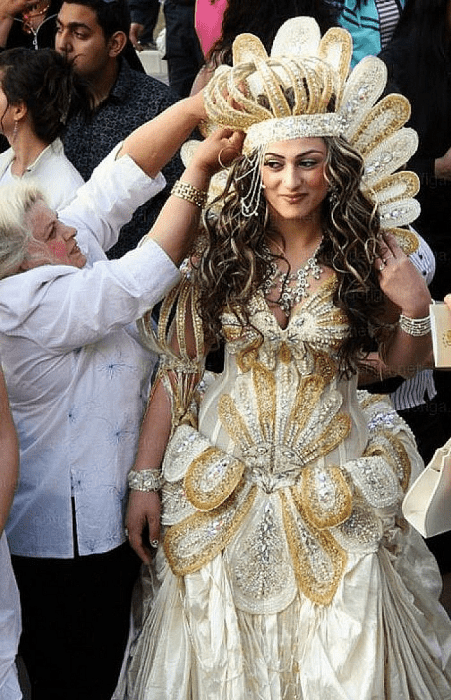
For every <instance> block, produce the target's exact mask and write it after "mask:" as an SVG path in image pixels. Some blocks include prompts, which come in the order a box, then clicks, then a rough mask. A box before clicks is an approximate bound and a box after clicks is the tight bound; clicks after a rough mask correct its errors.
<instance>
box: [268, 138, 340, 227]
mask: <svg viewBox="0 0 451 700" xmlns="http://www.w3.org/2000/svg"><path fill="white" fill-rule="evenodd" d="M326 157H327V147H326V144H325V142H324V141H323V139H321V138H301V139H293V140H291V141H278V142H275V143H270V144H269V145H268V147H267V149H266V153H265V156H264V159H263V166H262V184H263V192H264V195H265V197H266V201H267V203H268V207H269V213H270V218H271V220H272V221H273V222H274V223H277V220H278V219H279V220H282V221H289V220H295V219H298V220H299V221H302V220H307V219H314V218H316V217H317V218H318V220H319V215H320V211H321V205H322V202H323V201H324V198H325V197H326V195H327V191H328V187H329V183H328V182H327V180H326V177H325V168H326Z"/></svg>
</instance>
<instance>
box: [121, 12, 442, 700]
mask: <svg viewBox="0 0 451 700" xmlns="http://www.w3.org/2000/svg"><path fill="white" fill-rule="evenodd" d="M293 22H294V23H295V24H293ZM294 32H295V34H296V37H297V45H299V36H301V37H302V40H303V42H304V44H305V47H306V48H305V49H304V50H303V51H304V53H302V51H301V52H300V55H298V56H297V58H296V61H295V58H294V57H293V54H292V53H290V56H289V57H283V58H279V56H280V55H281V54H282V53H285V54H286V53H288V52H289V51H288V48H287V47H290V46H292V44H291V43H290V37H292V36H293V33H294ZM279 34H280V36H278V37H277V38H276V42H275V47H273V50H272V52H271V57H270V58H268V57H267V56H266V54H265V53H264V50H263V48H262V47H260V46H258V42H255V41H254V38H253V37H250V35H245V36H244V38H239V39H238V40H237V42H236V46H235V47H234V55H235V63H236V64H238V65H236V66H235V68H233V69H225V71H224V70H222V71H221V72H220V74H219V75H218V76H217V78H214V79H213V83H212V84H210V85H209V87H207V91H206V95H205V102H206V107H207V113H209V116H210V118H211V119H212V121H216V122H217V123H219V124H221V125H222V126H227V125H230V126H232V127H239V128H243V129H244V130H245V131H246V139H245V143H244V154H245V155H244V156H240V157H238V158H237V159H236V161H235V163H234V165H233V167H232V169H231V171H232V172H231V178H230V180H229V183H228V185H227V186H226V189H225V191H224V193H223V194H222V195H221V196H220V198H219V201H216V202H215V203H214V204H213V205H212V208H210V209H208V210H207V215H206V216H205V217H204V226H205V229H206V242H204V243H203V246H204V248H203V251H202V253H198V254H196V255H195V256H194V257H193V259H192V261H191V265H190V266H187V268H186V271H185V275H184V278H183V280H182V282H181V283H180V285H179V287H178V288H177V289H176V290H175V291H174V292H173V293H171V294H170V295H169V297H168V298H167V300H166V302H165V303H164V304H163V307H162V309H161V313H160V322H159V332H158V337H157V338H156V339H155V341H154V342H156V343H157V344H158V346H159V349H160V352H161V362H160V369H159V374H158V377H157V380H156V382H155V385H154V392H153V396H152V398H151V401H150V402H149V407H148V411H147V414H146V417H145V419H144V423H143V428H142V433H141V440H140V449H139V452H138V456H137V459H136V463H135V467H134V469H133V470H132V472H130V477H129V483H130V486H131V489H132V490H131V495H130V504H129V512H128V517H127V526H128V529H129V537H130V542H131V543H132V545H133V546H134V547H135V549H136V550H137V551H138V552H139V553H140V555H141V556H142V558H143V559H144V560H145V561H147V562H149V560H150V556H149V549H148V548H147V547H146V545H145V544H144V540H143V538H142V534H143V530H144V529H145V528H146V527H147V528H148V531H149V537H150V544H151V545H152V546H155V545H158V542H157V541H156V540H158V539H159V540H160V544H159V545H158V548H157V551H156V556H155V560H154V563H153V564H152V566H151V567H150V570H149V574H148V579H147V582H146V589H145V595H144V597H143V609H142V622H141V625H140V628H139V630H138V632H137V634H136V636H135V638H134V639H133V640H131V644H130V649H129V653H128V655H127V659H126V660H125V664H124V673H123V676H122V678H121V682H120V684H119V686H118V690H117V693H116V695H115V697H117V698H128V699H129V700H169V699H171V700H213V699H214V700H232V699H233V700H244V699H245V698H246V699H247V698H249V699H252V700H295V699H296V700H383V699H387V700H388V699H390V700H445V699H446V700H448V699H450V698H451V690H450V684H451V624H450V621H449V619H448V617H447V615H446V613H445V612H444V611H443V609H442V608H441V607H440V605H439V604H438V595H439V592H440V578H439V575H438V570H437V567H436V565H435V562H434V560H433V558H432V557H431V556H430V555H429V553H428V551H427V548H426V547H425V545H424V543H423V542H422V540H421V538H420V537H419V536H418V535H417V534H416V533H415V532H413V531H412V530H411V529H410V527H409V526H408V525H407V523H406V522H405V520H403V518H402V512H401V503H402V499H403V494H404V492H405V490H406V488H407V486H408V484H409V481H410V479H411V478H412V476H415V475H416V474H417V473H418V472H419V470H420V469H421V467H422V464H421V459H420V457H419V455H418V453H417V451H416V447H415V441H414V439H413V436H412V434H411V433H410V431H409V429H408V427H407V426H406V424H405V423H404V422H403V421H402V420H401V419H400V418H399V417H398V416H397V414H396V412H395V411H394V410H393V409H392V407H391V406H390V405H389V404H388V403H387V402H386V401H385V400H384V399H383V398H382V397H377V396H376V397H374V396H370V395H369V394H367V393H366V392H360V391H358V390H357V372H356V370H357V366H358V362H359V360H360V359H361V358H362V356H363V355H364V354H365V352H368V351H369V350H370V349H371V347H372V343H374V342H378V343H379V348H380V350H381V352H382V353H383V357H384V359H385V361H386V363H387V364H389V365H390V366H392V367H394V368H396V369H397V370H398V371H399V372H405V371H406V370H405V368H406V367H413V366H414V365H415V364H417V365H418V364H421V362H422V361H423V360H425V358H426V357H427V354H428V352H429V347H430V336H429V326H428V319H427V312H428V305H429V302H430V297H429V294H428V291H427V288H426V286H425V285H424V283H423V281H422V280H421V278H420V276H419V275H418V273H417V272H416V270H415V268H414V267H413V265H412V263H411V262H410V261H409V259H408V257H407V256H406V255H405V253H404V252H403V250H402V248H401V247H400V245H401V246H402V247H403V248H406V246H408V245H409V242H410V239H409V235H408V234H407V233H406V232H405V231H404V232H402V231H401V230H399V231H397V236H396V237H395V236H393V235H391V234H388V233H386V231H387V229H389V228H393V225H394V223H397V224H401V225H402V224H405V223H407V222H408V221H409V220H410V219H409V217H412V216H414V215H415V212H416V211H417V210H416V207H415V203H414V202H413V200H411V199H410V197H411V195H412V193H413V194H414V189H415V188H414V186H413V187H412V178H411V176H410V174H406V173H403V174H397V175H396V176H392V175H391V173H393V172H394V170H395V169H396V168H397V167H399V165H400V164H401V163H402V162H403V160H401V159H402V158H403V159H405V158H406V149H409V148H414V147H415V137H414V135H412V133H411V132H409V130H406V129H400V126H401V125H402V124H403V123H404V121H405V120H406V118H407V116H408V115H407V116H406V113H405V110H404V106H405V103H404V101H403V100H402V98H400V97H399V100H397V99H392V100H391V102H390V103H386V104H385V105H384V107H383V109H381V108H380V107H378V106H377V105H376V107H374V108H373V104H374V102H375V100H376V99H377V97H378V96H379V95H378V94H376V95H375V93H376V92H377V91H378V90H379V93H380V91H381V90H382V88H381V86H380V85H379V87H377V88H376V90H375V91H374V84H375V83H378V82H379V83H381V82H385V81H382V78H381V77H380V74H379V73H378V71H379V70H380V66H379V63H380V62H379V61H378V59H370V62H369V63H368V62H367V63H366V64H365V66H364V68H363V69H362V68H360V69H359V70H360V72H358V73H357V74H354V73H353V74H352V75H353V76H354V78H353V77H352V76H351V77H350V78H349V79H348V80H346V76H347V64H346V61H348V62H349V57H350V51H351V48H350V42H349V38H348V35H347V33H346V32H345V31H344V30H340V29H334V30H331V32H329V33H328V34H326V36H325V37H324V38H323V40H322V41H321V43H320V38H319V33H318V32H317V27H316V24H315V22H314V21H313V20H310V19H308V20H306V18H299V19H298V20H294V21H290V22H288V23H287V25H285V26H284V27H283V28H282V30H281V31H280V33H279ZM301 44H302V42H301ZM281 47H283V49H282V48H281ZM290 51H291V49H290ZM293 51H294V50H293ZM306 52H307V53H308V57H306ZM312 54H314V56H315V57H314V58H312ZM318 56H319V58H318ZM365 60H366V59H365ZM251 64H252V65H251ZM243 66H244V67H243ZM382 70H383V69H382ZM233 71H235V73H234V72H233ZM297 71H299V72H297ZM251 74H252V79H251V78H249V76H250V75H251ZM235 76H236V79H235ZM299 76H301V77H299ZM256 77H257V78H259V80H256ZM382 77H383V76H382ZM289 81H291V83H290V86H291V87H292V92H291V94H290V90H287V83H288V82H289ZM352 81H354V82H352ZM382 87H383V86H382ZM238 90H239V91H240V93H238V92H237V91H238ZM234 91H235V92H234ZM372 91H373V92H372ZM332 92H333V94H334V100H333V101H331V99H330V98H331V93H332ZM226 93H228V94H229V95H230V96H231V97H233V98H234V101H235V102H233V100H231V99H229V100H228V101H227V102H226V100H225V98H224V95H225V94H226ZM298 93H299V94H298ZM369 93H372V94H370V95H369ZM240 95H241V97H240ZM262 95H265V96H266V100H265V99H263V97H262ZM254 97H255V99H254V101H253V102H252V100H253V98H254ZM365 100H366V103H365V108H364V109H362V103H363V102H365ZM379 104H380V103H379ZM331 105H332V107H331ZM353 105H354V106H355V105H357V107H355V109H354V112H353V110H352V106H353ZM283 109H286V110H289V112H288V113H284V112H283ZM271 110H272V111H271ZM359 110H360V112H359ZM374 110H377V111H376V112H374ZM403 110H404V111H403ZM263 111H266V112H267V113H269V116H267V115H266V116H265V115H264V114H263ZM356 111H357V112H359V114H358V115H357V117H356V118H355V119H354V124H353V125H352V124H351V126H350V123H351V121H352V119H353V115H354V114H355V112H356ZM243 113H245V114H246V115H247V116H248V115H250V117H249V120H248V122H246V120H245V119H244V117H243ZM306 113H308V114H307V118H305V117H306ZM388 113H389V115H390V116H389V118H387V116H386V115H387V114H388ZM400 113H401V114H400ZM381 114H382V116H383V119H381ZM221 115H222V117H221ZM293 115H294V117H295V118H293ZM251 118H252V119H253V120H254V121H253V122H252V119H251ZM356 120H357V121H356ZM390 123H391V124H392V127H391V131H390V128H389V126H387V124H390ZM362 124H364V126H362ZM381 131H382V132H383V133H382V137H381ZM392 136H394V137H396V138H392ZM213 138H214V137H213ZM387 139H388V142H387ZM349 144H351V146H352V147H350V146H349ZM406 144H407V145H406ZM381 149H382V150H381ZM384 149H385V150H384ZM230 150H231V149H230V148H228V147H227V146H226V147H225V148H223V149H222V151H223V153H220V158H219V160H220V162H221V160H225V159H226V158H225V156H229V155H230ZM359 153H360V154H361V155H359ZM387 153H390V154H391V159H390V158H388V159H387V157H386V156H385V159H384V154H387ZM221 155H222V156H224V157H223V158H222V159H221ZM361 156H362V157H363V161H364V165H365V167H366V173H365V176H363V168H362V158H361ZM207 160H208V158H207V157H206V156H205V161H207ZM376 161H377V162H378V163H383V166H377V165H375V163H376ZM196 162H197V166H198V169H197V172H196V175H195V178H194V179H193V173H194V172H195V171H194V169H193V167H192V166H190V167H188V169H187V171H186V173H185V175H184V177H183V181H184V186H183V185H182V186H181V189H178V190H177V188H176V191H175V194H174V196H175V197H177V196H178V197H179V198H180V197H182V199H183V200H184V204H183V206H184V207H185V208H186V216H187V217H188V218H190V220H191V222H192V220H193V217H194V216H195V215H194V213H193V210H195V209H196V206H197V205H199V204H201V203H202V193H201V192H199V190H198V188H199V187H201V186H202V187H203V188H205V177H204V176H205V173H208V175H210V173H211V170H212V164H211V163H207V162H204V163H202V158H201V157H200V156H199V155H198V156H197V161H196ZM371 164H373V166H374V167H373V170H374V169H376V170H377V173H376V175H375V176H374V177H373V180H372V179H371V177H372V176H371V173H372V172H373V171H372V169H371ZM201 166H202V167H201ZM199 171H201V172H202V177H201V176H200V175H199ZM365 177H366V180H365ZM196 178H197V179H196ZM207 180H208V177H207ZM381 183H382V184H381ZM179 187H180V186H179ZM196 188H197V189H196ZM172 199H173V198H172ZM400 199H401V200H402V201H401V203H400V201H399V200H400ZM375 204H376V206H378V210H377V213H376V210H375ZM170 207H171V200H169V203H168V205H167V208H166V213H165V212H163V221H164V217H165V216H167V212H168V211H170ZM400 210H402V211H403V212H404V214H402V215H401V216H400V214H399V211H400ZM381 221H383V223H384V233H383V234H381V231H382V226H381ZM143 330H144V332H147V333H148V334H150V333H151V331H150V324H148V322H147V321H144V323H143ZM216 338H222V339H223V341H224V344H225V359H224V368H223V371H222V372H221V373H220V374H216V375H214V374H212V373H209V372H204V371H203V370H204V362H203V356H204V354H205V348H206V347H207V348H208V347H209V344H210V343H211V342H212V341H214V340H215V339H216ZM161 462H162V474H161V475H160V472H159V471H158V469H159V467H160V464H161ZM160 487H162V488H161V502H162V504H161V531H160V500H159V496H158V494H157V490H158V489H159V488H160Z"/></svg>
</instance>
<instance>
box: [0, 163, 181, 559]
mask: <svg viewBox="0 0 451 700" xmlns="http://www.w3.org/2000/svg"><path fill="white" fill-rule="evenodd" d="M115 151H117V149H115ZM114 157H115V152H113V153H112V154H110V155H109V156H108V157H107V158H106V159H105V161H103V162H102V163H101V164H100V165H99V166H98V168H97V169H96V170H95V171H94V173H93V175H92V177H91V179H90V180H89V182H88V183H86V184H85V185H83V187H81V188H80V190H79V191H78V193H77V196H76V198H75V200H74V201H73V202H72V203H71V204H70V205H69V206H68V207H66V208H65V209H64V210H63V211H61V212H60V219H61V220H62V221H64V222H65V223H67V224H70V225H73V226H75V227H76V228H77V230H78V234H77V239H78V242H79V245H80V247H81V248H82V249H84V250H86V252H87V253H88V256H89V257H88V265H87V266H85V267H84V268H83V269H82V270H79V269H77V268H75V267H71V266H64V265H43V266H41V267H38V268H35V269H32V270H29V271H27V272H24V273H21V274H17V275H14V276H12V277H9V278H6V279H4V280H1V281H0V347H1V352H2V364H3V370H4V373H5V378H6V382H7V385H8V393H9V398H10V403H11V408H12V412H13V416H14V420H15V423H16V427H17V430H18V434H19V441H20V459H21V463H20V481H19V486H18V490H17V493H16V496H15V498H14V502H13V507H12V510H11V513H10V517H9V520H8V523H7V532H8V540H9V544H10V548H11V551H12V552H13V553H14V554H18V555H22V556H34V557H57V558H69V557H72V556H73V553H74V547H73V536H72V513H71V497H73V498H74V501H75V509H76V522H77V540H78V548H79V552H80V554H82V555H86V554H92V553H100V552H105V551H109V550H111V549H113V548H114V547H117V546H118V545H120V544H121V543H122V542H123V541H124V539H125V538H124V529H123V511H124V506H125V497H126V491H127V488H126V475H127V472H128V470H129V469H130V467H131V466H132V463H133V459H134V456H135V452H136V447H137V439H138V431H139V428H140V423H141V419H142V414H143V408H144V404H145V401H146V398H147V392H148V382H149V377H150V374H151V370H152V368H153V365H154V360H155V358H154V356H153V355H152V354H151V353H150V352H149V351H148V350H147V349H145V348H144V347H143V346H142V345H141V343H140V342H139V336H138V333H137V330H136V326H135V324H133V325H130V326H129V325H128V324H131V323H132V322H134V321H135V320H136V319H138V318H139V317H140V316H141V315H142V314H143V313H144V312H145V311H146V310H147V309H148V308H149V307H150V306H153V305H154V304H155V303H156V302H157V301H159V300H160V299H161V298H162V297H163V296H164V295H165V294H166V293H167V292H168V291H169V289H170V288H171V287H172V286H173V285H174V284H175V283H176V282H177V280H178V279H179V272H178V270H177V268H176V266H175V265H174V264H173V263H172V261H171V260H170V259H169V257H168V256H167V255H166V254H165V253H164V251H163V250H162V249H161V248H160V247H159V246H158V245H157V244H156V243H153V242H149V243H148V244H146V245H144V246H142V247H141V248H139V249H137V250H134V251H131V252H129V253H127V255H125V256H124V257H123V258H121V259H119V260H111V261H109V260H107V259H106V256H105V254H104V253H103V251H102V248H105V249H107V248H108V247H110V246H111V245H113V244H114V243H115V242H116V240H117V235H118V232H119V230H120V228H121V227H122V225H123V224H124V223H125V222H126V221H127V220H129V219H130V218H131V215H132V213H133V211H134V210H135V209H136V207H137V206H139V205H140V204H141V203H143V202H145V201H147V200H148V199H149V197H151V196H153V195H155V194H156V193H157V192H159V191H160V190H161V189H162V188H163V187H164V184H165V180H164V177H163V176H162V175H161V174H160V175H159V176H158V177H157V178H156V179H155V180H151V179H150V178H148V177H147V176H146V175H144V173H143V172H142V171H141V170H140V169H139V168H138V166H137V165H136V164H135V163H134V162H133V160H131V159H130V158H129V157H128V156H124V157H122V158H120V159H118V160H114ZM92 262H93V263H94V264H93V265H91V263H92Z"/></svg>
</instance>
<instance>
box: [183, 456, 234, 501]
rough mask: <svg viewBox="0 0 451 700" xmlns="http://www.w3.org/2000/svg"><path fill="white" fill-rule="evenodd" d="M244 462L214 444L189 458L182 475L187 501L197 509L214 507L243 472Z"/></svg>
mask: <svg viewBox="0 0 451 700" xmlns="http://www.w3.org/2000/svg"><path fill="white" fill-rule="evenodd" d="M243 470H244V464H243V462H241V461H240V460H239V459H236V458H234V457H233V456H232V455H228V454H227V453H226V452H224V451H223V450H220V449H218V448H216V447H209V448H207V449H206V450H204V451H203V452H202V454H200V455H199V456H198V457H196V458H195V459H193V461H192V462H191V464H190V466H189V468H188V471H187V472H186V475H185V490H186V495H187V498H188V500H189V501H190V502H191V503H192V505H193V506H194V507H195V508H198V509H199V510H212V509H213V508H217V507H218V506H219V505H221V503H223V502H224V501H225V499H226V498H227V497H228V496H230V494H231V493H232V491H233V490H234V489H235V487H236V486H237V485H238V484H239V482H240V480H241V477H242V475H243Z"/></svg>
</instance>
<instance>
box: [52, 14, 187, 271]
mask: <svg viewBox="0 0 451 700" xmlns="http://www.w3.org/2000/svg"><path fill="white" fill-rule="evenodd" d="M79 27H82V31H79V29H78V28H79ZM129 32H130V13H129V9H128V6H127V1H126V0H113V1H112V2H108V3H107V2H104V1H103V0H75V2H73V1H72V0H66V2H63V4H62V6H61V10H60V12H59V14H58V19H57V34H56V39H55V47H56V49H57V50H58V51H59V52H60V53H62V54H63V55H64V56H66V58H67V59H68V60H69V61H71V62H73V66H74V71H75V72H76V73H77V74H78V75H80V76H81V77H83V78H84V80H86V81H87V82H88V84H89V87H90V89H91V90H92V92H93V94H94V106H93V108H92V109H91V110H90V111H89V114H88V118H86V117H85V115H84V114H80V113H77V114H76V113H73V114H71V115H70V117H69V118H68V120H67V124H66V128H65V130H64V133H63V137H62V139H63V142H64V150H65V153H66V155H67V157H68V158H69V160H70V161H71V163H73V165H74V166H75V167H76V169H77V170H78V171H79V173H80V174H81V176H82V177H83V179H84V180H88V179H89V178H90V176H91V174H92V172H93V170H94V168H95V167H96V166H97V165H98V164H99V163H100V162H101V160H102V159H103V158H105V156H106V155H107V154H108V153H109V152H110V151H111V149H112V148H113V147H114V146H115V145H116V143H118V142H119V141H121V140H122V139H124V138H125V137H126V136H127V135H128V134H129V133H130V132H131V131H133V129H136V128H137V127H138V126H140V125H141V124H144V123H145V122H146V121H148V120H150V119H153V118H154V117H155V116H156V115H157V114H159V113H160V112H163V111H164V110H165V109H166V108H167V107H169V106H170V105H171V104H173V103H174V102H176V101H177V95H175V94H174V93H173V92H172V91H171V90H170V88H169V87H168V86H167V85H165V84H164V83H162V82H161V81H159V80H156V79H155V78H153V77H152V76H150V75H146V74H145V73H143V72H141V71H136V70H134V69H133V68H132V67H131V66H130V64H129V62H128V58H127V56H125V57H124V51H125V49H126V47H127V45H130V42H128V41H127V39H128V36H129ZM132 53H133V55H134V57H135V59H136V60H137V61H138V62H139V65H140V66H141V69H142V64H141V62H140V60H139V58H138V57H137V54H136V51H135V50H134V49H133V48H132ZM181 171H182V164H181V161H180V159H179V157H178V156H176V157H175V158H173V159H172V160H171V161H170V162H169V163H168V165H167V166H166V167H165V168H164V169H163V174H164V176H165V178H166V181H167V187H165V189H164V190H163V191H162V192H160V193H159V194H158V195H157V196H156V197H155V198H153V199H151V200H150V201H148V202H147V203H146V204H145V205H144V206H142V207H139V209H138V211H137V212H135V214H134V216H133V219H132V220H131V222H130V223H128V224H127V225H126V226H124V228H123V230H122V231H121V235H120V238H119V242H118V243H117V244H116V245H115V246H114V247H113V248H112V249H111V250H109V251H108V255H109V257H112V258H117V257H120V256H121V255H123V254H124V253H125V252H127V251H128V250H130V249H131V248H134V247H135V246H136V245H137V243H138V241H139V240H140V239H141V238H142V236H143V235H144V234H146V233H147V232H148V231H149V229H150V228H151V227H152V224H153V223H154V221H155V219H156V218H157V216H158V213H159V211H160V209H161V207H162V206H163V204H164V202H165V201H166V199H167V197H168V196H169V192H170V189H171V187H172V185H173V184H174V182H175V180H176V179H177V177H178V176H179V174H180V173H181Z"/></svg>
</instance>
